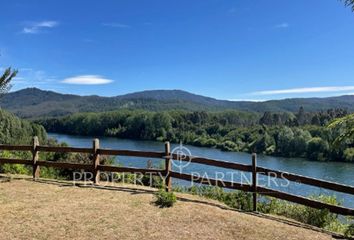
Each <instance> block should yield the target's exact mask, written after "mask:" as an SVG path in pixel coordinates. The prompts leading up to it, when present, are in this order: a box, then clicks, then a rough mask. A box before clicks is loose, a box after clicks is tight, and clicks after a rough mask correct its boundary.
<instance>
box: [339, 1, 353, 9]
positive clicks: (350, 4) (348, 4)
mask: <svg viewBox="0 0 354 240" xmlns="http://www.w3.org/2000/svg"><path fill="white" fill-rule="evenodd" d="M342 1H343V2H344V4H345V6H347V7H351V8H352V10H353V11H354V0H342Z"/></svg>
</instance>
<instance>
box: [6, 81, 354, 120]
mask: <svg viewBox="0 0 354 240" xmlns="http://www.w3.org/2000/svg"><path fill="white" fill-rule="evenodd" d="M0 106H1V107H2V108H4V109H6V110H8V111H10V112H13V113H15V114H16V115H18V116H20V117H23V118H42V117H59V116H65V115H69V114H73V113H76V112H103V111H114V110H120V109H144V110H151V111H162V110H187V111H219V110H239V111H251V112H265V111H272V112H296V111H297V110H298V109H299V107H301V106H302V107H304V108H305V109H306V110H307V111H320V110H327V109H330V108H345V109H347V110H348V111H350V112H353V111H354V95H353V96H352V95H344V96H338V97H326V98H317V97H313V98H287V99H282V100H268V101H264V102H252V101H230V100H219V99H215V98H212V97H206V96H202V95H198V94H194V93H190V92H187V91H183V90H179V89H174V90H146V91H140V92H133V93H128V94H124V95H118V96H114V97H102V96H98V95H89V96H80V95H74V94H63V93H58V92H54V91H50V90H41V89H38V88H26V89H21V90H18V91H15V92H10V93H8V94H6V95H5V96H3V98H2V99H0Z"/></svg>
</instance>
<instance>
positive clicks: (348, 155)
mask: <svg viewBox="0 0 354 240" xmlns="http://www.w3.org/2000/svg"><path fill="white" fill-rule="evenodd" d="M343 155H344V160H345V161H346V162H354V148H347V149H345V150H344V153H343Z"/></svg>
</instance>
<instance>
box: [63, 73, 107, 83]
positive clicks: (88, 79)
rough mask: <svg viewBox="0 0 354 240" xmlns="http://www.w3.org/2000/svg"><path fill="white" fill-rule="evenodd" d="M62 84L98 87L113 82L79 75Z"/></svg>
mask: <svg viewBox="0 0 354 240" xmlns="http://www.w3.org/2000/svg"><path fill="white" fill-rule="evenodd" d="M61 82H62V83H67V84H78V85H99V84H108V83H111V82H113V80H110V79H106V78H103V77H102V76H99V75H80V76H75V77H70V78H66V79H64V80H63V81H61Z"/></svg>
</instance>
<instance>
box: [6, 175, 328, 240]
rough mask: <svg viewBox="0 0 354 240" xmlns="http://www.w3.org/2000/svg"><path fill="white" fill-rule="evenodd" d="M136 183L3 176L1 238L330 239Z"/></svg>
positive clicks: (295, 225)
mask: <svg viewBox="0 0 354 240" xmlns="http://www.w3.org/2000/svg"><path fill="white" fill-rule="evenodd" d="M154 191H155V190H154V189H151V188H145V187H136V186H133V185H120V184H115V185H114V186H112V187H106V188H103V187H98V188H97V187H92V186H87V187H83V186H81V187H77V186H73V185H72V184H71V183H70V182H56V181H54V180H40V181H39V182H33V181H31V180H30V179H13V180H11V181H9V182H0V216H1V217H0V233H1V236H0V238H1V239H211V240H215V239H250V240H254V239H272V240H273V239H282V240H283V239H301V240H305V239H309V240H315V239H331V236H330V235H328V234H326V233H323V232H320V231H315V230H313V229H308V228H304V227H301V225H300V224H298V223H295V222H291V221H288V220H284V219H280V218H279V219H278V218H275V217H269V216H264V215H258V214H250V213H243V212H238V211H234V210H231V209H228V208H227V207H225V206H224V205H223V204H221V203H219V202H215V201H211V200H206V199H204V198H199V197H196V196H192V195H188V194H177V196H178V199H179V200H178V201H177V203H176V205H175V206H174V207H172V208H164V209H161V208H158V207H156V206H155V205H154V204H153V201H154V195H153V192H154Z"/></svg>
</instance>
